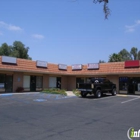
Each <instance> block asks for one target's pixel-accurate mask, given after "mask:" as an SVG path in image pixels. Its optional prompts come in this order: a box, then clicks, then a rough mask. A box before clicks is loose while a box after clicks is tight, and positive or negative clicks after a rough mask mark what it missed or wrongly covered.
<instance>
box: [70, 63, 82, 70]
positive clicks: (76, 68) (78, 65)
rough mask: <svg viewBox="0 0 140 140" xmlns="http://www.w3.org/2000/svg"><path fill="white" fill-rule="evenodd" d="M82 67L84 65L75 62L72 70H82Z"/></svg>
mask: <svg viewBox="0 0 140 140" xmlns="http://www.w3.org/2000/svg"><path fill="white" fill-rule="evenodd" d="M81 69H82V65H81V64H74V65H72V70H81Z"/></svg>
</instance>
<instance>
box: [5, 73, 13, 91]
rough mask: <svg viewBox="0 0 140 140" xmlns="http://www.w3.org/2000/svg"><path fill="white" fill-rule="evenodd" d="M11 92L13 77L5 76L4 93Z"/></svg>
mask: <svg viewBox="0 0 140 140" xmlns="http://www.w3.org/2000/svg"><path fill="white" fill-rule="evenodd" d="M12 91H13V76H12V75H6V78H5V92H12Z"/></svg>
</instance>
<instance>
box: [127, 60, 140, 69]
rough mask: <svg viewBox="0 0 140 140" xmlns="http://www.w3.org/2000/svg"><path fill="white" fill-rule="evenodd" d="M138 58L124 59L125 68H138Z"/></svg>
mask: <svg viewBox="0 0 140 140" xmlns="http://www.w3.org/2000/svg"><path fill="white" fill-rule="evenodd" d="M139 63H140V62H139V60H131V61H125V68H138V67H139V66H140V64H139Z"/></svg>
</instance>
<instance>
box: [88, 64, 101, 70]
mask: <svg viewBox="0 0 140 140" xmlns="http://www.w3.org/2000/svg"><path fill="white" fill-rule="evenodd" d="M87 69H88V70H97V69H99V63H88V64H87Z"/></svg>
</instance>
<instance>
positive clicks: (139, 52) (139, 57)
mask: <svg viewBox="0 0 140 140" xmlns="http://www.w3.org/2000/svg"><path fill="white" fill-rule="evenodd" d="M138 60H140V51H138Z"/></svg>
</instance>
